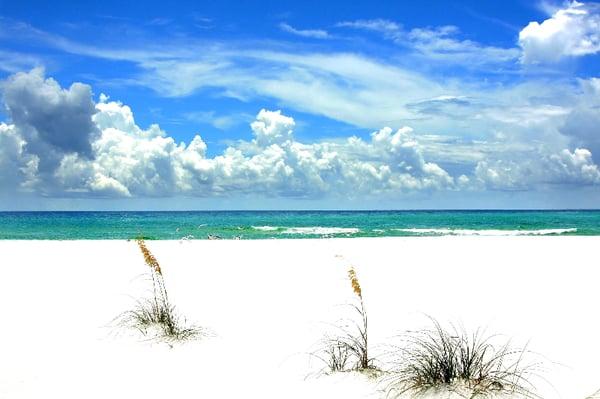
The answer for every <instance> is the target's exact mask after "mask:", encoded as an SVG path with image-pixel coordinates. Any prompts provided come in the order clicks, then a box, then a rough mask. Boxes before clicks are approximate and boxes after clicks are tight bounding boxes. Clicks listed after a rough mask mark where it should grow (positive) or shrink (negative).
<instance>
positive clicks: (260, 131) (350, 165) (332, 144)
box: [0, 66, 600, 198]
mask: <svg viewBox="0 0 600 399" xmlns="http://www.w3.org/2000/svg"><path fill="white" fill-rule="evenodd" d="M324 68H327V66H324ZM31 74H32V75H33V76H32V77H31V76H30V77H29V78H27V79H25V78H24V75H20V78H21V79H22V80H21V84H22V85H23V90H24V92H27V93H30V92H32V90H34V89H39V88H40V86H41V87H42V88H44V89H46V91H44V90H41V92H42V93H41V94H40V93H37V94H36V95H42V97H43V96H46V97H43V98H47V97H48V96H50V98H51V99H52V98H54V97H51V94H52V95H56V96H58V97H57V98H59V99H62V98H63V97H65V96H66V97H68V96H69V95H70V93H71V92H70V91H68V90H64V89H61V88H60V86H58V84H57V83H56V82H54V81H52V80H50V79H45V78H44V76H43V75H41V72H40V71H33V72H31ZM13 80H14V79H12V78H9V80H8V81H9V82H13ZM40 82H41V83H40ZM586 84H587V85H588V86H590V90H595V81H589V82H586ZM27 85H30V86H31V87H29V86H27ZM73 87H79V86H72V88H71V89H70V90H73ZM586 87H587V86H586ZM10 89H11V90H13V89H14V87H12V86H10ZM85 91H86V92H87V96H84V95H78V96H75V97H73V98H72V99H71V100H70V101H71V103H70V104H69V106H67V107H62V108H60V110H61V112H58V111H57V112H54V111H55V108H54V106H52V107H51V108H49V109H50V110H52V112H50V113H47V112H45V111H46V110H47V109H48V108H39V107H26V108H27V109H28V115H27V118H24V119H23V118H16V119H15V120H13V121H12V122H13V124H10V125H9V124H0V166H1V168H0V170H1V171H2V176H1V177H0V184H1V185H2V186H3V187H4V188H9V189H16V190H29V191H36V192H38V193H40V194H44V195H52V196H58V197H60V196H84V197H85V196H98V197H157V196H158V197H160V196H176V195H185V196H189V197H215V196H217V197H218V196H224V197H225V196H227V197H231V196H234V197H235V196H240V195H241V196H243V195H246V194H250V195H258V196H262V197H291V198H321V197H328V198H353V197H355V198H356V197H357V198H366V197H372V196H381V197H387V198H397V197H398V196H402V195H404V194H407V193H417V192H423V191H436V190H437V191H444V190H453V191H454V190H473V189H492V190H495V189H500V190H516V189H531V188H535V187H536V186H539V185H547V184H577V185H589V184H599V183H600V172H599V170H598V167H597V165H596V164H595V163H594V162H593V160H592V154H591V152H590V151H589V150H588V149H585V148H577V149H575V150H574V151H570V150H567V149H562V150H556V151H554V150H548V148H547V146H538V147H537V149H536V151H535V152H532V151H531V150H530V148H531V147H527V146H525V148H521V149H518V150H516V151H515V148H516V147H514V146H513V147H510V146H506V145H504V144H502V143H489V142H472V143H454V142H452V141H443V140H441V139H440V138H436V137H428V136H424V137H423V140H420V139H419V137H418V136H417V135H415V134H414V132H413V129H412V128H410V127H406V126H405V127H402V128H400V129H398V130H393V129H391V128H389V127H385V128H382V129H380V130H377V131H375V132H373V133H372V134H371V136H370V138H369V139H367V140H365V139H361V138H358V137H350V138H347V139H345V140H333V141H317V142H313V143H302V142H299V141H297V140H296V138H295V137H294V128H295V121H294V119H293V118H291V117H288V116H285V115H283V114H282V113H281V112H280V111H268V110H264V109H263V110H261V111H260V112H259V113H258V115H257V116H256V119H255V121H254V122H252V123H251V125H250V129H251V130H252V133H253V139H252V140H251V141H238V142H236V143H235V144H231V145H230V146H229V147H227V148H226V149H225V150H224V151H223V152H222V153H221V154H220V155H217V156H214V157H208V156H207V145H206V143H205V142H204V141H203V140H202V138H201V137H200V136H199V135H196V136H195V137H194V138H193V140H192V141H191V142H189V143H187V144H186V143H176V142H175V140H174V139H173V138H172V137H170V136H169V135H168V134H167V133H166V132H164V131H163V130H161V129H160V127H159V126H158V125H155V124H153V125H150V127H149V128H147V129H142V128H140V127H139V126H138V125H137V124H136V122H135V118H134V115H133V112H132V111H131V109H130V108H129V107H128V106H126V105H124V104H121V103H119V102H115V101H109V100H108V97H107V96H101V101H100V102H99V103H97V104H95V105H94V110H93V111H92V112H88V111H86V115H91V121H92V124H93V126H94V129H96V130H97V131H98V132H99V133H98V134H97V135H90V136H88V138H89V140H90V141H89V146H90V152H89V153H82V152H79V151H73V150H70V148H62V147H61V149H62V150H63V151H57V152H56V153H55V154H54V155H55V156H56V157H57V165H56V167H55V168H53V169H51V170H44V169H42V168H40V155H39V154H37V153H36V152H35V151H32V149H35V146H32V145H31V144H32V143H35V140H38V141H40V140H43V138H44V137H47V134H48V132H47V131H43V130H42V129H43V128H44V127H45V126H50V127H54V126H56V124H57V123H62V122H63V121H65V120H66V121H68V120H71V116H70V115H69V114H68V113H71V112H72V113H79V112H80V110H81V109H84V110H85V109H86V107H85V105H86V104H87V103H88V102H89V101H91V90H90V89H89V87H88V88H86V90H85ZM69 98H70V97H69ZM13 100H14V99H13ZM61 101H62V100H61ZM77 101H80V102H81V104H80V105H81V106H78V105H77V104H75V102H77ZM448 101H450V102H455V101H462V100H461V99H460V98H459V97H452V96H443V97H439V96H437V97H433V99H431V100H428V102H429V103H431V102H433V104H438V103H439V102H441V103H446V102H448ZM13 106H15V107H17V108H18V106H21V107H23V106H24V105H23V104H21V105H19V104H13ZM82 107H83V108H82ZM36 113H41V114H42V115H37V114H36ZM42 117H43V119H42V120H43V121H44V123H43V124H37V125H36V126H37V128H36V129H37V135H30V134H29V135H28V134H25V133H23V132H25V129H26V128H28V126H29V123H30V121H38V120H40V118H42ZM532 123H533V122H532ZM536 123H537V122H536ZM22 125H24V126H22ZM83 126H84V127H85V125H83ZM531 126H537V125H536V124H535V123H534V124H533V125H527V126H526V128H528V129H530V128H531ZM55 133H56V134H60V132H55ZM67 133H69V132H67ZM40 137H41V138H42V139H40ZM63 139H64V138H61V137H57V138H55V140H58V142H61V140H63ZM423 142H424V143H425V145H426V146H428V148H426V147H425V145H424V144H423ZM477 152H479V153H478V154H477ZM467 153H471V155H468V154H467ZM425 154H427V156H426V155H425ZM465 154H467V155H468V156H465ZM473 154H477V155H473ZM429 158H437V160H436V161H433V160H431V159H429ZM486 158H487V159H486ZM438 160H439V161H438ZM448 160H450V161H452V160H454V161H456V162H459V163H460V162H463V163H464V164H465V165H471V166H472V170H471V172H468V171H466V170H465V172H467V173H464V172H461V173H457V174H456V175H455V176H453V175H452V174H450V173H449V172H448V171H447V170H446V169H445V168H444V167H442V166H441V163H444V162H446V161H448ZM438 162H439V163H438Z"/></svg>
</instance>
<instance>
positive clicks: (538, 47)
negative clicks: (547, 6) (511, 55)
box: [519, 1, 600, 64]
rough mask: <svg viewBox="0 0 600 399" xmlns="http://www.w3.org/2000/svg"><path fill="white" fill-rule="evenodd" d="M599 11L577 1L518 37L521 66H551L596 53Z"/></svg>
mask: <svg viewBox="0 0 600 399" xmlns="http://www.w3.org/2000/svg"><path fill="white" fill-rule="evenodd" d="M599 10H600V8H599V7H598V6H597V5H595V4H593V3H592V4H589V3H588V4H584V3H580V2H577V1H572V2H571V3H568V4H567V6H566V7H565V8H562V9H559V10H557V11H556V12H555V13H554V14H553V15H552V16H551V17H550V18H548V19H546V20H545V21H542V23H538V22H536V21H533V22H530V23H529V24H528V25H527V26H526V27H525V28H523V30H521V32H520V33H519V45H520V46H521V48H522V49H523V54H522V57H521V61H522V62H523V63H531V64H533V63H551V62H557V61H560V60H561V59H563V58H565V57H577V56H584V55H588V54H595V53H598V52H599V51H600V13H599Z"/></svg>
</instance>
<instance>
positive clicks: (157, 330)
mask: <svg viewBox="0 0 600 399" xmlns="http://www.w3.org/2000/svg"><path fill="white" fill-rule="evenodd" d="M136 242H137V244H138V247H139V248H140V251H141V252H142V255H143V256H144V261H145V263H146V265H148V267H149V268H150V276H151V279H152V297H151V298H150V299H142V300H138V301H137V302H136V306H135V308H134V309H132V310H130V311H127V312H125V313H123V314H122V315H121V316H119V317H118V321H119V324H120V325H121V326H125V327H129V328H133V329H136V330H138V331H140V332H141V333H142V334H143V335H148V334H149V333H150V332H153V333H154V334H156V338H159V339H165V340H173V341H182V340H187V339H191V338H194V337H196V336H198V335H200V334H201V332H202V330H201V329H200V328H198V327H195V326H185V320H182V319H181V317H180V316H179V315H177V312H176V309H175V306H173V305H172V304H171V303H170V301H169V295H168V292H167V288H166V286H165V280H164V277H163V273H162V269H161V267H160V264H159V263H158V261H157V260H156V258H155V257H154V255H153V254H152V253H151V252H150V250H149V249H148V247H147V246H146V243H145V242H144V240H143V239H137V240H136Z"/></svg>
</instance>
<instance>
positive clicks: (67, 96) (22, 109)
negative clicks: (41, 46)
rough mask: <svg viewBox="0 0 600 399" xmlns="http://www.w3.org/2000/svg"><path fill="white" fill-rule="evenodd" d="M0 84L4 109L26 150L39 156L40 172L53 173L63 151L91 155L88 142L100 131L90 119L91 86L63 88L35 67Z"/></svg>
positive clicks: (91, 110)
mask: <svg viewBox="0 0 600 399" xmlns="http://www.w3.org/2000/svg"><path fill="white" fill-rule="evenodd" d="M1 88H2V94H3V100H4V106H5V109H6V113H7V115H8V117H9V118H10V120H11V121H12V123H13V126H14V129H15V130H16V131H17V134H18V135H19V136H20V137H21V138H22V139H23V140H24V142H25V143H26V151H27V153H29V154H32V155H35V156H36V157H37V158H38V160H39V165H38V171H39V172H41V173H52V172H53V171H54V170H55V169H56V167H57V166H58V164H59V162H60V159H61V158H62V157H63V155H64V154H70V153H75V154H79V155H80V156H82V157H88V158H90V157H92V156H93V153H92V145H91V142H92V141H93V140H94V139H95V138H96V137H97V136H98V135H99V132H100V131H99V129H98V127H97V126H96V124H95V123H94V122H93V120H92V117H93V115H94V114H95V113H96V112H97V110H96V107H95V104H94V102H93V101H92V97H91V96H92V91H91V88H90V86H88V85H85V84H82V83H73V84H72V85H71V86H70V87H69V88H68V89H63V88H61V87H60V85H59V84H58V82H56V81H55V80H54V79H52V78H48V79H46V78H45V77H44V71H43V69H41V68H36V69H33V70H32V71H30V72H27V73H25V72H19V73H16V74H14V75H11V76H10V77H8V79H6V80H5V81H4V82H3V83H2V86H1Z"/></svg>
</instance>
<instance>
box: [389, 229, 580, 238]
mask: <svg viewBox="0 0 600 399" xmlns="http://www.w3.org/2000/svg"><path fill="white" fill-rule="evenodd" d="M393 230H395V231H401V232H404V233H410V234H414V235H436V236H438V235H451V236H546V235H560V234H566V233H575V232H577V229H575V228H570V229H541V230H473V229H448V228H443V229H414V228H413V229H393Z"/></svg>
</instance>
